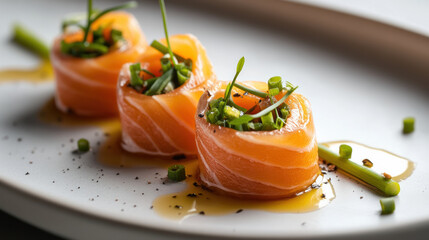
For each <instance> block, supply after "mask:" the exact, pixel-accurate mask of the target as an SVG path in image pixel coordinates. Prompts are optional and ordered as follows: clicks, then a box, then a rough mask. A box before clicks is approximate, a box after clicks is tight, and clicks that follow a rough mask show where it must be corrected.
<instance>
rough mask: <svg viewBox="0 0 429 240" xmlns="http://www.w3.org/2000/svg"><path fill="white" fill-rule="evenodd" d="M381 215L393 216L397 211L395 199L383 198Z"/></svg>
mask: <svg viewBox="0 0 429 240" xmlns="http://www.w3.org/2000/svg"><path fill="white" fill-rule="evenodd" d="M380 205H381V214H383V215H384V214H391V213H393V212H394V211H395V199H393V198H383V199H380Z"/></svg>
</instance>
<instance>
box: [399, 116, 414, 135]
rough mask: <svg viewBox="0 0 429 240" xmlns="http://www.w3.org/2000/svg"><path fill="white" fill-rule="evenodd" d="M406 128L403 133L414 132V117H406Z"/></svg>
mask: <svg viewBox="0 0 429 240" xmlns="http://www.w3.org/2000/svg"><path fill="white" fill-rule="evenodd" d="M403 122H404V129H403V130H402V131H403V133H412V132H414V122H415V119H414V118H413V117H407V118H404V121H403Z"/></svg>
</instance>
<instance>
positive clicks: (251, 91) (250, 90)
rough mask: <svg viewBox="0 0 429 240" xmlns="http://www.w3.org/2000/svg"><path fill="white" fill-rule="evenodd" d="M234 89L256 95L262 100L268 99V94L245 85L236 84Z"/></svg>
mask: <svg viewBox="0 0 429 240" xmlns="http://www.w3.org/2000/svg"><path fill="white" fill-rule="evenodd" d="M234 87H236V88H238V89H241V90H243V91H245V92H248V93H250V94H253V95H255V96H257V97H260V98H266V97H268V94H267V93H265V92H261V91H258V90H256V89H252V88H248V87H246V86H243V85H241V84H238V83H234Z"/></svg>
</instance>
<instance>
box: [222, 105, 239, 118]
mask: <svg viewBox="0 0 429 240" xmlns="http://www.w3.org/2000/svg"><path fill="white" fill-rule="evenodd" d="M223 111H224V114H225V116H226V117H227V118H228V119H236V118H239V117H240V110H238V109H237V108H235V107H231V106H228V105H227V106H225V107H224V109H223Z"/></svg>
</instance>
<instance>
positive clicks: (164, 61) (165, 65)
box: [161, 54, 171, 73]
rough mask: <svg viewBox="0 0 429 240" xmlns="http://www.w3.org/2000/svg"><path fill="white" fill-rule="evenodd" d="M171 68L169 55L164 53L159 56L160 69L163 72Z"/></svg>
mask: <svg viewBox="0 0 429 240" xmlns="http://www.w3.org/2000/svg"><path fill="white" fill-rule="evenodd" d="M170 68H171V61H170V55H169V54H166V55H164V57H162V58H161V70H162V72H163V73H165V72H167V71H168V70H170Z"/></svg>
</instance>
